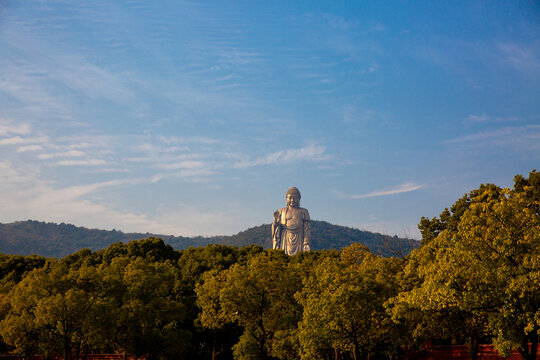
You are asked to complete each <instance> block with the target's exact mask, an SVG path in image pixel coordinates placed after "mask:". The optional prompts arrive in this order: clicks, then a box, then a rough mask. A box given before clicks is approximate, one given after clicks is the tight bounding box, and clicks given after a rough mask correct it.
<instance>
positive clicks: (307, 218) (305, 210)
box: [300, 208, 309, 220]
mask: <svg viewBox="0 0 540 360" xmlns="http://www.w3.org/2000/svg"><path fill="white" fill-rule="evenodd" d="M300 211H302V217H303V218H304V220H309V211H308V210H307V209H305V208H300Z"/></svg>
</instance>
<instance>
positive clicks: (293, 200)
mask: <svg viewBox="0 0 540 360" xmlns="http://www.w3.org/2000/svg"><path fill="white" fill-rule="evenodd" d="M285 197H286V199H287V206H288V207H295V208H296V207H299V206H300V198H301V196H300V191H299V190H298V189H297V188H295V187H294V186H293V187H291V188H289V190H287V192H286V193H285Z"/></svg>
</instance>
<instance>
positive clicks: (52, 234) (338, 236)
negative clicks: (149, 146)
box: [0, 220, 418, 257]
mask: <svg viewBox="0 0 540 360" xmlns="http://www.w3.org/2000/svg"><path fill="white" fill-rule="evenodd" d="M270 233H271V231H270V224H263V225H259V226H255V227H252V228H249V229H247V230H244V231H241V232H239V233H238V234H236V235H231V236H210V237H203V236H196V237H184V236H172V235H163V234H152V233H124V232H122V231H118V230H99V229H88V228H85V227H78V226H75V225H71V224H65V223H61V224H56V223H45V222H41V221H34V220H27V221H17V222H13V223H8V224H1V223H0V252H1V253H5V254H18V255H30V254H38V255H42V256H48V257H63V256H66V255H68V254H71V253H74V252H76V251H78V250H80V249H83V248H89V249H91V250H99V249H102V248H105V247H107V246H109V245H110V244H112V243H115V242H118V241H122V242H127V241H130V240H136V239H143V238H149V237H160V238H162V239H163V240H164V241H165V242H166V243H168V244H170V245H171V246H173V247H174V248H175V249H178V250H181V249H186V248H188V247H190V246H194V247H198V246H206V245H207V244H215V243H219V244H225V245H232V246H246V245H250V244H256V245H261V246H263V247H265V248H270V247H271V241H272V240H271V237H270ZM311 234H312V249H313V250H322V249H339V248H342V247H345V246H348V245H350V244H351V243H353V242H359V243H361V244H363V245H365V246H367V247H368V248H369V249H370V250H371V251H372V252H374V253H376V254H379V255H384V256H392V255H398V256H401V255H404V254H406V253H408V252H410V250H411V249H412V248H414V247H417V246H418V242H417V241H415V240H410V239H404V238H398V237H397V236H393V237H392V236H389V235H383V234H379V233H373V232H369V231H363V230H359V229H354V228H350V227H346V226H340V225H333V224H330V223H328V222H326V221H317V220H312V221H311Z"/></svg>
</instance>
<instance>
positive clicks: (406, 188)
mask: <svg viewBox="0 0 540 360" xmlns="http://www.w3.org/2000/svg"><path fill="white" fill-rule="evenodd" d="M423 187H424V185H420V184H414V183H404V184H401V185H399V186H397V187H395V188H390V189H385V190H377V191H372V192H370V193H367V194H362V195H351V196H350V198H351V199H355V200H356V199H365V198H370V197H377V196H389V195H396V194H401V193H406V192H411V191H415V190H418V189H421V188H423Z"/></svg>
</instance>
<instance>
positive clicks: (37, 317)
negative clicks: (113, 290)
mask: <svg viewBox="0 0 540 360" xmlns="http://www.w3.org/2000/svg"><path fill="white" fill-rule="evenodd" d="M9 297H10V303H9V305H10V309H9V311H8V313H7V315H6V317H5V318H4V319H3V320H2V322H1V329H0V334H1V335H2V337H3V338H4V340H5V341H6V342H7V343H8V344H10V345H12V346H13V347H15V349H16V350H18V351H21V352H23V353H25V354H30V353H32V352H34V351H37V352H38V353H41V354H43V355H46V356H48V355H56V354H58V353H62V354H63V357H64V359H67V358H68V356H69V355H70V354H71V351H72V350H73V349H74V348H79V349H80V348H81V346H84V345H85V344H86V343H85V341H86V340H88V339H93V340H96V337H99V334H100V331H92V330H91V329H93V328H94V326H95V324H96V323H98V321H96V320H97V318H99V317H102V316H104V315H105V314H106V311H104V310H103V307H102V306H103V302H102V300H103V298H104V291H103V287H102V284H101V282H100V277H99V275H98V274H97V272H96V269H95V268H93V267H88V266H81V267H79V268H77V269H71V268H69V267H68V266H67V265H66V264H62V263H58V262H55V261H48V263H47V264H46V265H45V266H44V267H43V268H39V269H36V270H34V271H32V272H31V273H30V274H29V275H28V276H26V277H25V278H24V279H23V280H22V281H21V282H20V283H18V284H17V285H16V286H15V287H14V288H13V289H12V291H11V292H10V294H9ZM90 332H91V334H90Z"/></svg>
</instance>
